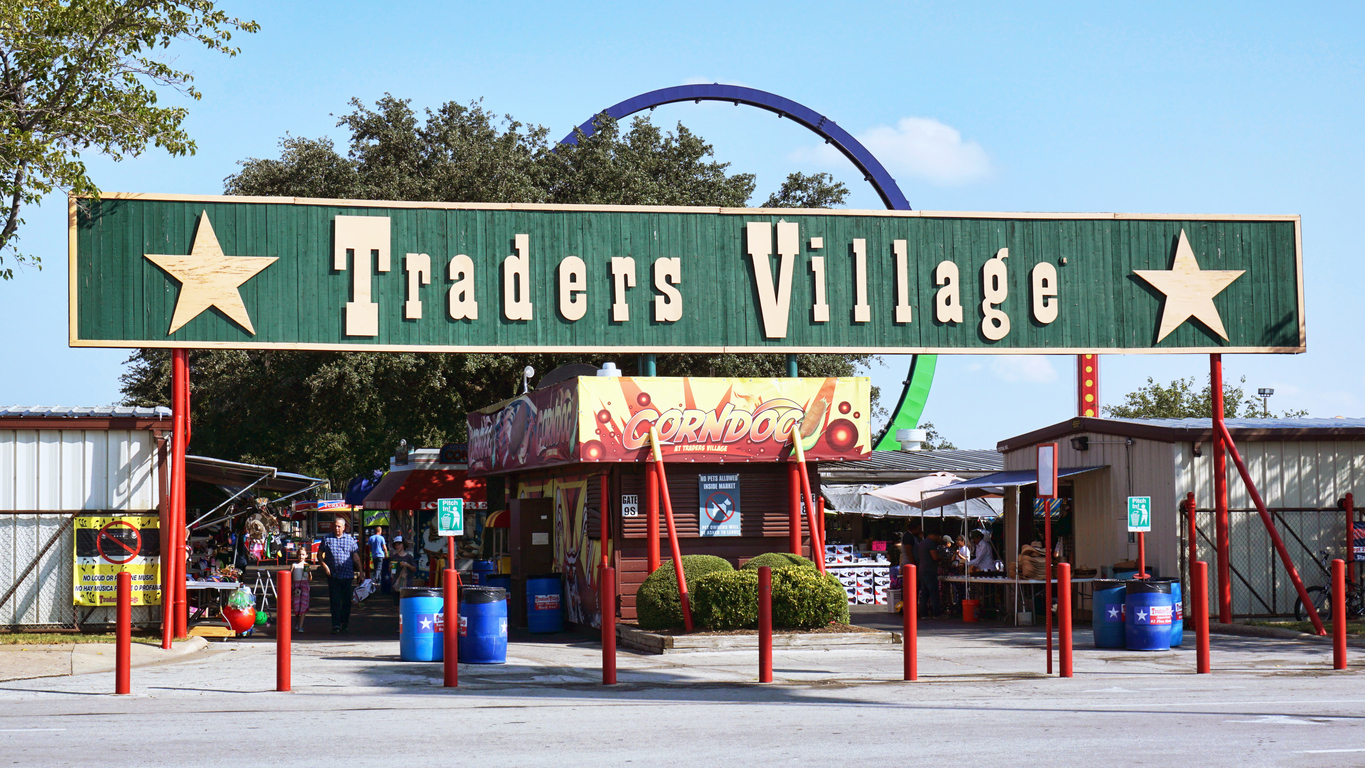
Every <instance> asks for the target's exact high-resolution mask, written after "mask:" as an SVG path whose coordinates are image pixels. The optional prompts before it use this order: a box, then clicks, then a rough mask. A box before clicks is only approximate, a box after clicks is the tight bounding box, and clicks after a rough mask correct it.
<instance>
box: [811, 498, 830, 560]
mask: <svg viewBox="0 0 1365 768" xmlns="http://www.w3.org/2000/svg"><path fill="white" fill-rule="evenodd" d="M815 506H816V508H817V512H816V515H815V519H816V520H819V521H820V551H819V552H816V553H814V554H815V557H812V558H811V559H812V560H814V559H815V558H817V557H818V558H820V561H821V562H824V559H825V550H824V546H825V542H826V541H829V539H826V538H825V497H824V496H821V497H820V498H818V499H816V500H815Z"/></svg>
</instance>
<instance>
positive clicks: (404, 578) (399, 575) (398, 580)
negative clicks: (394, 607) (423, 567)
mask: <svg viewBox="0 0 1365 768" xmlns="http://www.w3.org/2000/svg"><path fill="white" fill-rule="evenodd" d="M416 574H417V559H416V558H414V557H413V556H412V553H411V552H408V548H407V542H405V541H403V537H402V536H395V537H393V601H394V602H395V603H396V602H398V598H399V596H400V595H401V594H402V591H403V590H404V589H406V588H407V587H410V586H412V579H413V576H415V575H416Z"/></svg>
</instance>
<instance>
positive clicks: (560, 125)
mask: <svg viewBox="0 0 1365 768" xmlns="http://www.w3.org/2000/svg"><path fill="white" fill-rule="evenodd" d="M740 5H741V7H736V4H733V3H704V2H692V3H687V4H678V5H673V6H663V5H652V4H641V3H596V4H591V7H582V6H580V7H574V6H566V5H563V4H546V3H521V4H511V5H507V4H491V3H478V4H475V3H470V4H460V3H403V4H397V3H346V2H332V3H325V4H324V3H317V4H312V3H288V4H286V3H257V2H249V3H240V2H226V3H220V7H222V8H224V9H225V10H226V11H228V12H229V13H231V14H234V15H240V16H243V17H247V18H253V19H256V20H257V21H259V22H260V23H261V32H260V33H259V34H256V35H248V36H244V37H240V38H239V40H238V42H240V44H241V46H242V53H241V55H239V56H238V57H236V58H234V59H230V60H229V59H224V58H222V57H220V56H210V55H208V54H205V53H202V52H200V51H196V50H194V49H192V48H190V47H188V46H180V47H178V48H176V49H174V51H173V54H172V55H173V56H175V57H176V60H177V63H178V64H179V65H180V66H181V67H184V68H188V69H190V70H192V71H193V72H194V73H195V75H196V85H197V86H198V87H199V88H200V90H202V91H203V93H204V98H203V100H202V101H200V102H197V103H193V104H191V105H190V109H191V115H190V118H189V120H188V123H187V127H188V129H189V130H190V132H191V133H192V134H193V135H194V137H195V138H196V140H197V141H198V144H199V152H198V154H197V155H196V156H194V157H190V158H170V157H167V156H166V155H165V154H164V153H159V152H156V151H152V152H149V153H147V154H146V155H144V156H143V157H139V158H135V159H130V160H126V161H124V162H122V163H113V162H109V161H106V160H102V159H93V158H92V159H90V161H89V166H90V168H91V171H92V173H93V175H94V178H95V179H96V181H97V183H98V184H99V185H100V186H101V187H102V188H104V189H106V190H110V191H125V192H133V191H140V192H178V193H198V194H217V193H220V192H221V191H222V180H223V178H224V177H226V176H228V175H229V174H231V173H232V172H233V171H234V170H235V168H236V165H235V164H236V162H237V161H238V160H241V159H243V158H247V157H270V156H274V155H275V154H276V152H277V142H278V140H279V139H280V137H282V136H284V135H285V134H286V133H289V134H294V135H299V136H309V137H316V136H322V135H330V136H333V137H335V138H336V139H337V140H338V142H339V143H343V144H344V141H343V134H342V133H341V132H340V131H339V130H338V129H337V128H336V126H335V123H336V119H335V118H334V117H333V115H335V114H341V113H344V112H346V111H347V101H348V100H349V99H350V98H352V97H358V98H360V99H362V100H364V101H366V102H373V101H374V100H375V99H376V98H378V97H380V96H382V95H383V94H384V93H386V92H388V93H392V94H394V95H395V96H399V97H402V98H408V99H411V100H412V103H413V105H414V106H415V107H417V108H419V109H423V108H426V107H436V106H438V105H439V104H440V103H442V102H444V101H448V100H455V101H460V102H468V101H470V100H472V99H478V98H482V99H483V100H484V104H485V106H487V107H488V108H490V109H492V110H494V111H495V112H500V113H510V114H512V115H513V116H514V117H516V118H517V119H519V120H521V121H523V122H528V123H537V124H542V125H545V126H548V127H549V128H550V129H551V133H552V135H554V136H556V137H558V136H561V135H563V134H564V133H566V132H568V131H569V130H570V129H571V128H572V126H573V125H575V124H577V123H579V122H582V121H583V120H585V119H587V118H588V117H589V116H591V115H592V114H593V113H594V112H596V111H598V110H600V109H602V108H604V107H606V106H608V105H610V104H613V103H615V102H617V101H620V100H622V99H625V98H628V97H630V96H634V95H636V94H639V93H642V92H645V91H649V90H653V89H656V88H661V87H664V86H669V85H677V84H681V83H688V82H726V83H737V84H742V85H746V86H750V87H753V88H759V89H762V90H766V91H771V92H773V93H777V94H780V95H782V96H785V97H787V98H790V99H793V100H795V101H797V102H800V103H802V104H805V105H806V106H809V107H811V108H812V109H815V110H816V111H818V112H821V113H822V114H825V115H827V116H828V117H830V118H831V119H833V120H835V121H836V122H838V123H839V124H840V125H841V126H843V127H844V128H845V129H847V130H849V131H850V132H851V133H853V134H854V135H856V136H858V137H859V138H860V139H862V140H864V142H865V143H866V144H867V145H868V146H869V148H870V149H872V151H873V152H874V154H876V155H877V156H878V157H879V158H880V159H881V160H882V162H883V163H884V164H885V165H886V166H887V167H888V169H889V170H890V171H891V173H892V174H893V175H894V176H895V177H896V178H897V180H898V182H899V184H900V186H901V189H902V190H903V191H904V192H905V195H906V197H907V198H908V199H909V200H910V203H911V205H912V206H913V207H915V208H920V209H929V210H962V211H971V210H976V211H1125V212H1146V213H1173V212H1179V213H1249V214H1301V215H1302V216H1303V247H1304V269H1305V273H1306V275H1307V282H1306V300H1307V319H1308V326H1307V327H1308V348H1309V352H1308V353H1307V354H1304V355H1283V356H1271V355H1262V356H1252V355H1237V356H1227V357H1226V358H1225V369H1226V372H1227V375H1228V376H1229V378H1230V379H1231V380H1232V381H1236V380H1237V379H1238V378H1240V377H1241V376H1246V379H1247V385H1248V387H1249V388H1250V389H1251V390H1255V389H1256V388H1258V387H1274V388H1275V390H1276V394H1275V396H1274V397H1273V398H1272V399H1271V408H1272V409H1273V410H1284V409H1290V408H1293V409H1306V410H1308V411H1309V413H1310V415H1312V416H1324V417H1331V416H1360V415H1362V414H1363V413H1365V394H1362V389H1363V388H1365V356H1362V354H1361V351H1362V344H1361V343H1360V342H1359V341H1358V335H1359V330H1358V329H1359V328H1360V325H1361V321H1360V318H1361V312H1360V310H1359V306H1360V305H1359V295H1360V286H1361V285H1362V284H1365V279H1363V278H1365V268H1363V267H1362V266H1361V259H1360V241H1361V238H1360V236H1359V233H1357V234H1356V235H1352V234H1351V232H1352V227H1358V223H1357V222H1358V221H1359V220H1360V218H1361V215H1360V208H1361V205H1362V203H1365V196H1363V195H1362V193H1361V191H1360V190H1361V183H1362V182H1361V179H1362V178H1365V142H1362V127H1361V126H1362V125H1365V107H1362V96H1363V95H1365V53H1362V50H1363V49H1362V47H1361V46H1360V40H1362V39H1365V34H1363V33H1365V23H1363V22H1365V18H1363V17H1365V12H1362V10H1361V9H1360V6H1359V5H1357V4H1346V3H1341V4H1315V5H1304V6H1298V5H1292V6H1291V5H1286V4H1267V3H1227V4H1189V3H1179V4H1177V3H1149V4H1143V5H1142V6H1141V7H1140V9H1133V10H1129V9H1127V8H1125V7H1121V6H1119V5H1118V4H1115V5H1114V6H1113V7H1109V6H1106V7H1103V8H1097V7H1096V6H1097V5H1098V4H1087V3H1074V4H1072V3H1031V4H1027V5H1018V6H993V5H985V4H982V5H975V4H973V5H969V4H963V3H907V2H899V3H859V4H843V5H842V6H840V7H837V8H834V7H831V5H830V4H828V3H822V4H815V3H792V2H783V3H747V4H740ZM165 98H166V99H167V100H168V101H172V102H174V101H176V100H177V97H176V96H174V95H173V94H166V95H165ZM654 120H655V122H656V123H658V124H661V125H664V126H666V127H672V126H673V125H674V124H675V123H676V122H678V121H683V122H684V123H685V124H686V125H687V126H688V127H689V128H691V129H693V130H695V131H697V132H698V133H700V134H701V135H702V136H704V137H705V138H706V139H708V140H709V141H711V142H712V143H713V144H714V146H715V149H716V155H717V157H718V159H721V160H725V161H729V162H731V163H733V167H734V169H735V170H740V171H747V172H752V173H755V174H757V175H758V182H759V189H758V192H757V193H756V194H755V198H756V199H755V201H754V202H755V204H757V203H759V202H761V201H762V200H763V199H764V198H765V197H766V196H767V194H768V193H769V192H771V191H772V190H773V189H775V188H776V187H777V186H778V185H779V184H780V183H781V181H782V179H783V178H784V177H785V176H786V174H787V173H789V172H791V171H797V170H799V171H805V172H815V171H828V172H831V173H834V174H835V175H836V176H837V177H839V178H841V179H842V180H844V181H845V183H847V184H848V186H849V187H850V188H851V189H852V190H853V195H852V197H851V199H850V201H849V202H850V207H854V208H878V207H880V202H879V200H878V198H877V197H876V195H875V194H874V193H873V191H872V190H871V188H870V187H869V186H868V185H867V184H865V183H864V182H863V181H862V179H861V177H860V175H859V174H858V173H856V171H854V170H853V169H852V167H851V166H850V165H848V164H847V163H846V161H843V160H842V159H840V158H837V157H831V156H830V155H829V153H828V152H827V151H826V150H825V149H824V148H823V146H822V144H821V142H820V140H819V139H817V138H816V137H815V136H814V135H813V134H810V133H808V132H806V131H805V130H803V129H800V128H799V127H797V126H794V125H793V124H792V123H791V122H790V121H784V120H779V119H778V118H776V117H775V116H773V115H771V114H769V113H766V112H760V111H757V110H753V109H748V108H744V107H739V108H736V107H733V106H729V105H717V104H703V105H693V104H686V105H673V106H669V107H663V108H660V109H658V110H657V111H656V112H655V116H654ZM27 220H28V223H27V227H26V229H25V231H24V232H23V247H24V249H25V250H26V251H27V252H32V253H38V254H40V255H42V256H43V257H44V261H45V262H46V264H47V267H46V268H45V269H44V270H42V271H41V272H38V271H34V270H31V269H29V270H24V271H21V272H18V273H17V278H16V279H15V280H12V281H9V282H6V283H0V327H3V328H4V329H5V333H4V334H3V337H0V352H3V359H4V360H5V362H6V365H5V366H4V368H5V369H6V370H7V375H5V376H3V377H0V402H3V403H19V404H25V405H29V404H63V405H78V404H79V405H95V404H103V403H109V402H113V401H115V400H117V398H118V376H119V374H120V373H121V371H122V361H123V359H124V358H125V357H126V355H127V353H126V352H124V351H120V350H89V349H69V348H67V346H66V264H65V199H64V198H53V199H51V200H49V201H48V202H47V204H45V205H44V206H42V207H41V208H38V209H33V210H30V211H28V215H27ZM885 362H886V366H885V367H877V368H874V369H873V371H872V376H873V378H874V382H875V383H878V384H880V385H881V386H882V387H883V389H884V390H885V394H884V399H888V400H891V401H892V403H894V399H895V396H896V393H897V392H898V391H899V382H900V380H901V379H902V378H904V373H905V368H906V364H907V362H908V359H906V358H897V357H888V358H886V360H885ZM938 370H939V373H938V378H937V381H936V382H935V386H934V390H933V392H932V393H931V395H930V399H929V405H928V408H927V410H926V414H925V416H926V418H927V419H929V420H932V421H933V422H934V423H935V424H936V425H937V426H938V427H939V429H940V430H941V432H942V433H943V434H944V435H945V436H946V437H948V438H949V439H951V440H953V441H954V442H955V443H957V444H958V445H959V446H961V447H993V446H994V445H995V444H996V442H997V441H998V440H1000V439H1003V438H1005V437H1009V436H1012V435H1015V434H1018V433H1021V432H1025V431H1028V430H1030V429H1034V428H1036V427H1039V426H1042V425H1045V424H1049V423H1053V422H1056V421H1060V420H1062V419H1065V418H1068V417H1069V416H1071V415H1073V412H1074V385H1073V379H1074V363H1073V362H1072V359H1071V358H1067V357H1016V356H1008V357H998V356H992V357H983V356H953V357H942V358H940V363H939V369H938ZM1101 372H1102V376H1101V386H1102V398H1103V400H1104V401H1105V402H1109V403H1113V402H1117V401H1119V400H1120V399H1121V398H1122V396H1123V394H1124V393H1125V392H1128V391H1130V390H1132V389H1134V388H1136V387H1137V386H1139V385H1141V384H1142V383H1143V382H1144V381H1145V379H1146V377H1147V376H1152V377H1154V378H1155V379H1157V380H1158V381H1170V380H1171V379H1173V378H1176V377H1179V376H1197V377H1200V379H1201V381H1202V379H1203V377H1205V376H1206V375H1207V372H1208V359H1207V357H1205V356H1200V355H1178V356H1142V355H1133V356H1123V357H1121V356H1108V357H1105V358H1103V361H1102V367H1101Z"/></svg>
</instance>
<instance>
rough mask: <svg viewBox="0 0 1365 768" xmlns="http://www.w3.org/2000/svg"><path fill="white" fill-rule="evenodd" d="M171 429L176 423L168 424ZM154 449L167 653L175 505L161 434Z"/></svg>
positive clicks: (165, 443) (168, 459) (172, 624)
mask: <svg viewBox="0 0 1365 768" xmlns="http://www.w3.org/2000/svg"><path fill="white" fill-rule="evenodd" d="M171 424H172V429H174V424H175V421H174V419H172V421H171ZM156 448H157V457H158V461H157V476H158V483H159V486H158V487H159V488H160V490H161V515H160V520H159V523H160V525H161V529H160V530H159V531H157V534H158V535H157V538H158V539H160V542H159V543H160V544H161V648H162V650H166V651H169V650H170V649H171V641H172V640H174V639H175V591H174V590H173V588H172V587H173V586H174V584H175V581H174V580H173V579H172V576H173V574H172V572H171V559H170V557H169V555H168V553H169V552H170V551H171V528H172V525H171V520H172V519H173V518H172V517H171V509H172V508H173V507H174V504H173V502H172V500H171V481H170V466H169V465H170V463H171V453H170V451H169V450H167V449H168V448H169V442H168V441H167V440H166V436H165V435H164V434H163V435H162V436H161V437H158V438H157V440H156Z"/></svg>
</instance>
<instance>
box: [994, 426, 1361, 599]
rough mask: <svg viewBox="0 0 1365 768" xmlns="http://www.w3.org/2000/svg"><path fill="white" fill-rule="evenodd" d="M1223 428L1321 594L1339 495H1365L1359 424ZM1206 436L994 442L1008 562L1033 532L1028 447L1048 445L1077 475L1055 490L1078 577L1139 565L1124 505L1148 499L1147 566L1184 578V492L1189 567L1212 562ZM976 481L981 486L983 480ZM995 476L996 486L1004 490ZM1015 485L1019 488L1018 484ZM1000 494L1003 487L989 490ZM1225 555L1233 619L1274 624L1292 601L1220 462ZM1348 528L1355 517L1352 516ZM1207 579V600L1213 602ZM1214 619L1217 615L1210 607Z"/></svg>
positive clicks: (1133, 430) (1341, 519) (1081, 430)
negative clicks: (1188, 500) (1192, 560)
mask: <svg viewBox="0 0 1365 768" xmlns="http://www.w3.org/2000/svg"><path fill="white" fill-rule="evenodd" d="M1226 423H1227V427H1228V430H1229V432H1230V433H1231V435H1232V439H1233V441H1234V442H1235V444H1236V446H1237V449H1238V451H1239V452H1240V453H1241V455H1242V458H1243V460H1244V461H1245V463H1246V465H1247V469H1248V471H1249V472H1250V473H1251V476H1252V480H1253V482H1255V484H1256V487H1257V489H1258V491H1259V492H1260V494H1261V497H1262V498H1263V499H1264V501H1265V504H1266V506H1267V507H1268V508H1269V510H1270V512H1271V515H1272V517H1273V519H1274V522H1275V526H1276V528H1277V529H1278V530H1279V532H1280V535H1281V537H1282V538H1283V539H1284V541H1285V545H1286V547H1287V548H1288V550H1289V553H1290V556H1291V559H1292V560H1293V561H1294V565H1295V568H1296V569H1297V570H1298V571H1299V573H1300V575H1301V576H1302V577H1303V579H1304V582H1305V583H1306V584H1308V585H1310V586H1311V585H1313V584H1324V583H1326V581H1327V573H1326V571H1325V569H1324V568H1323V567H1322V565H1321V564H1320V562H1319V560H1318V557H1317V555H1318V552H1319V551H1321V550H1326V551H1327V552H1328V553H1329V556H1330V557H1332V558H1336V557H1342V558H1348V559H1349V555H1348V554H1347V553H1346V546H1347V544H1346V533H1347V513H1346V511H1344V504H1343V500H1344V497H1345V496H1346V494H1347V493H1353V492H1358V491H1361V490H1362V489H1365V482H1363V481H1362V480H1363V479H1365V419H1228V420H1227V422H1226ZM1212 438H1213V429H1212V423H1211V420H1210V419H1134V420H1124V419H1096V418H1075V419H1070V420H1068V421H1065V422H1061V423H1058V424H1053V425H1051V426H1048V427H1044V428H1042V429H1039V430H1036V431H1034V432H1029V433H1027V434H1024V435H1019V436H1017V437H1012V438H1009V439H1007V440H1004V441H1001V442H1000V444H999V446H998V449H999V450H1000V452H1001V453H1003V454H1004V455H1005V470H1006V472H1005V473H1002V474H1004V475H1009V474H1011V471H1013V473H1014V474H1015V475H1016V476H1022V477H1023V479H1021V480H1019V481H1018V482H1016V483H1014V484H1013V487H1014V489H1015V491H1014V493H1012V494H1007V495H1006V527H1007V531H1008V533H1007V542H1006V547H1005V552H1006V553H1007V554H1009V555H1010V556H1011V557H1010V561H1011V562H1013V557H1014V556H1015V555H1017V553H1018V552H1019V547H1020V545H1021V541H1022V543H1028V542H1027V541H1026V540H1022V538H1021V537H1022V536H1035V537H1039V538H1040V535H1039V534H1037V533H1036V532H1032V531H1031V530H1030V528H1029V527H1028V526H1027V525H1023V524H1022V523H1023V522H1024V521H1021V520H1020V519H1019V515H1018V510H1019V509H1032V508H1033V504H1032V500H1033V490H1032V487H1031V483H1032V481H1031V479H1029V478H1028V476H1029V475H1031V474H1032V473H1029V472H1022V473H1021V472H1020V470H1034V469H1036V466H1037V464H1036V461H1037V451H1036V447H1037V446H1038V445H1039V444H1042V443H1052V442H1055V443H1057V444H1058V466H1059V467H1060V468H1061V469H1062V471H1063V474H1065V470H1067V469H1075V470H1080V469H1086V470H1088V471H1083V472H1078V473H1076V474H1073V475H1071V476H1069V477H1065V478H1064V479H1063V480H1062V481H1061V484H1062V488H1063V495H1064V496H1065V497H1066V498H1069V499H1070V500H1071V507H1072V510H1073V512H1072V514H1073V520H1072V521H1071V532H1070V536H1071V541H1070V542H1068V543H1067V545H1068V550H1067V551H1068V552H1073V553H1074V555H1073V560H1072V562H1073V565H1074V566H1075V568H1076V569H1077V570H1082V571H1083V570H1087V569H1092V568H1093V569H1099V568H1100V567H1101V566H1111V567H1112V565H1113V564H1114V563H1116V562H1119V561H1124V560H1132V559H1134V558H1136V557H1137V544H1136V543H1135V541H1134V540H1133V538H1132V537H1131V536H1130V534H1129V533H1128V531H1127V497H1129V496H1150V497H1151V498H1152V531H1151V533H1149V534H1148V535H1147V537H1146V542H1147V544H1146V547H1147V553H1146V554H1147V563H1148V564H1149V565H1150V566H1153V567H1154V568H1155V569H1156V570H1157V571H1158V573H1159V575H1162V576H1180V577H1182V578H1185V577H1186V575H1187V572H1188V563H1187V562H1186V561H1187V559H1188V556H1187V552H1188V543H1187V532H1186V531H1187V524H1186V518H1185V516H1184V512H1183V511H1182V510H1181V502H1182V500H1184V499H1185V495H1186V493H1188V492H1193V493H1194V498H1195V507H1196V513H1195V514H1196V524H1197V527H1198V549H1197V553H1198V554H1197V557H1198V558H1199V559H1200V560H1204V561H1206V562H1208V563H1210V565H1211V566H1212V564H1213V563H1214V558H1215V554H1214V520H1213V506H1214V499H1213V477H1214V471H1213V450H1212V443H1211V441H1212ZM981 479H982V480H985V479H986V478H981ZM1002 479H1005V478H996V480H1002ZM1016 479H1018V478H1016ZM997 484H1006V485H1008V483H997ZM1227 487H1228V510H1229V526H1230V538H1229V554H1230V562H1231V574H1232V577H1231V582H1232V598H1233V614H1234V615H1235V616H1242V617H1250V616H1280V615H1287V614H1291V613H1293V610H1294V602H1295V600H1296V593H1295V590H1294V586H1293V584H1292V583H1291V581H1290V579H1289V576H1288V573H1287V572H1286V571H1285V569H1284V567H1283V565H1282V564H1281V563H1280V561H1279V559H1278V558H1277V557H1276V555H1275V552H1274V550H1273V549H1272V547H1271V544H1270V540H1269V536H1268V534H1267V532H1266V530H1265V527H1264V525H1263V524H1262V523H1261V520H1260V518H1259V515H1258V514H1257V512H1256V508H1255V506H1254V504H1253V503H1252V501H1251V498H1250V496H1249V494H1248V493H1247V490H1246V486H1245V485H1244V484H1243V482H1242V479H1241V477H1240V475H1238V473H1237V468H1236V467H1235V466H1234V465H1233V462H1232V461H1231V459H1229V460H1228V462H1227ZM1357 519H1358V517H1357ZM1216 578H1217V574H1216V569H1214V568H1212V567H1211V568H1210V584H1209V594H1210V596H1211V599H1216V596H1217V594H1218V585H1217V584H1216ZM1213 610H1214V611H1215V612H1216V610H1217V606H1216V604H1215V605H1213Z"/></svg>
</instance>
